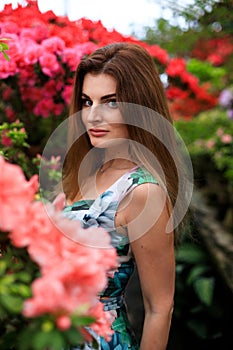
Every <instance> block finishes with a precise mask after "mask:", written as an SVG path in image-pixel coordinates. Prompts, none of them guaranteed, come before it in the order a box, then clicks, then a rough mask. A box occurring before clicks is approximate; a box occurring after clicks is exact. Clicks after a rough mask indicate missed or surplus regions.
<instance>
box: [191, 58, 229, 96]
mask: <svg viewBox="0 0 233 350" xmlns="http://www.w3.org/2000/svg"><path fill="white" fill-rule="evenodd" d="M187 70H188V71H189V72H190V73H192V74H194V75H196V76H197V77H198V78H199V80H200V82H201V83H204V82H210V83H211V85H212V86H213V88H214V89H217V90H222V89H223V88H224V80H223V78H224V76H226V74H227V72H226V69H225V68H223V67H214V66H213V65H212V64H210V63H209V62H203V61H200V60H197V59H194V58H193V59H190V60H189V61H188V62H187Z"/></svg>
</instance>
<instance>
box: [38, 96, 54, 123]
mask: <svg viewBox="0 0 233 350" xmlns="http://www.w3.org/2000/svg"><path fill="white" fill-rule="evenodd" d="M53 109H54V101H53V99H52V98H46V99H42V100H40V101H39V102H38V103H37V105H36V107H35V108H34V110H33V112H34V113H35V115H38V116H42V117H44V118H48V117H49V116H50V114H51V113H52V112H53Z"/></svg>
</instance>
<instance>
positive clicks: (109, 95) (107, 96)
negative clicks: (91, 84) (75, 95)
mask: <svg viewBox="0 0 233 350" xmlns="http://www.w3.org/2000/svg"><path fill="white" fill-rule="evenodd" d="M82 96H83V97H85V98H87V99H89V100H91V98H90V97H89V96H88V95H86V94H84V93H82ZM110 97H116V93H113V94H108V95H104V96H102V97H101V98H100V100H101V101H102V100H107V99H108V98H110Z"/></svg>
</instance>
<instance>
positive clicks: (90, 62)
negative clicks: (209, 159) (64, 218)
mask: <svg viewBox="0 0 233 350" xmlns="http://www.w3.org/2000/svg"><path fill="white" fill-rule="evenodd" d="M87 73H92V74H100V73H104V74H108V75H110V76H112V77H113V78H114V79H115V80H116V99H117V101H119V102H120V103H119V105H120V108H121V111H122V115H123V117H124V120H125V122H126V124H127V127H128V132H129V139H130V140H131V141H132V147H131V148H132V149H131V152H132V153H133V157H134V159H137V162H138V163H140V164H143V165H144V166H145V167H146V168H147V169H148V170H149V171H150V172H151V173H152V174H154V175H155V176H156V177H157V176H160V174H159V171H158V164H159V166H160V167H161V169H162V172H163V178H164V180H163V182H164V183H165V184H166V190H167V193H168V196H169V198H170V202H171V204H172V206H173V207H174V205H175V203H176V200H177V195H178V185H179V184H178V183H179V175H178V172H177V169H179V167H180V160H179V156H178V152H177V145H176V140H175V133H174V130H173V127H172V118H171V116H170V114H169V110H168V105H167V99H166V95H165V91H164V87H163V85H162V82H161V79H160V76H159V74H158V70H157V68H156V65H155V63H154V61H153V59H152V57H151V56H150V55H149V54H148V52H147V51H146V50H145V49H144V48H142V47H141V46H139V45H135V44H129V43H114V44H110V45H108V46H105V47H102V48H100V49H97V50H96V51H95V52H93V53H92V54H91V55H90V56H88V57H86V58H85V59H83V60H82V61H81V62H80V64H79V65H78V67H77V70H76V74H75V81H74V89H73V96H72V101H71V106H70V117H69V118H70V119H69V128H68V129H69V130H68V133H69V135H68V139H69V145H68V152H67V156H66V160H65V163H64V169H63V190H64V192H65V193H66V195H67V197H68V198H69V199H71V200H72V199H74V197H75V195H76V194H77V193H78V191H79V185H78V181H77V176H78V173H79V168H80V165H81V162H82V160H83V159H84V157H85V155H87V153H88V152H89V151H90V150H91V149H92V145H91V144H90V142H89V137H88V135H87V133H86V132H85V129H84V126H83V124H82V120H81V118H80V116H77V113H78V112H80V111H81V109H82V106H81V94H82V87H83V81H84V77H85V75H86V74H87ZM77 130H78V133H79V135H80V136H79V137H78V139H77ZM140 145H143V146H144V149H146V150H147V151H148V152H141V147H140ZM96 152H97V154H95V156H94V158H95V160H96V161H95V162H94V159H93V169H92V170H93V171H94V168H95V169H96V168H97V167H98V164H99V163H98V162H100V155H99V154H98V152H99V153H101V151H98V150H96ZM151 155H152V156H151ZM160 173H161V172H160ZM161 176H162V175H161Z"/></svg>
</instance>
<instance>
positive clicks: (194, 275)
mask: <svg viewBox="0 0 233 350" xmlns="http://www.w3.org/2000/svg"><path fill="white" fill-rule="evenodd" d="M209 269H210V267H209V266H208V265H197V266H194V267H193V268H192V269H191V270H190V272H189V275H188V277H187V284H189V285H190V284H192V283H193V282H194V281H195V280H196V279H198V278H199V277H200V276H201V275H203V274H204V273H205V272H207V271H209Z"/></svg>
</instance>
